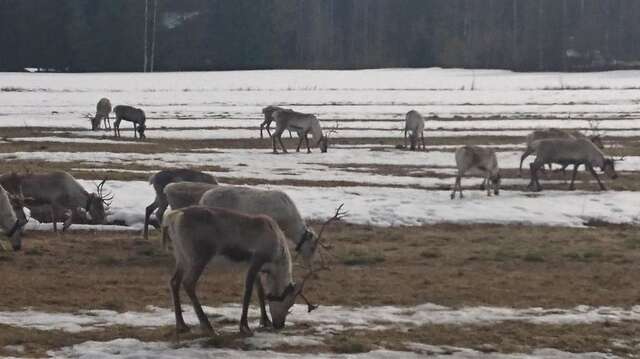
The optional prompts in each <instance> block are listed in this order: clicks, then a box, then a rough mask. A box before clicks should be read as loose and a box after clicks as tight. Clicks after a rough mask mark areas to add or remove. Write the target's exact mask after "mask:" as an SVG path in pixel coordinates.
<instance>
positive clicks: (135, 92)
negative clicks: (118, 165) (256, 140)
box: [0, 68, 640, 138]
mask: <svg viewBox="0 0 640 359" xmlns="http://www.w3.org/2000/svg"><path fill="white" fill-rule="evenodd" d="M638 80H640V71H613V72H606V73H587V74H584V73H581V74H578V73H575V74H563V73H513V72H509V71H501V70H459V69H437V68H433V69H386V70H359V71H300V70H296V71H235V72H203V73H155V74H28V73H5V74H0V127H1V126H31V127H34V126H44V127H66V128H77V129H88V128H89V121H88V120H87V119H86V114H87V113H90V112H93V111H95V103H96V102H97V100H98V99H99V98H101V97H104V96H106V97H109V98H110V99H111V101H112V103H113V104H114V105H115V104H125V103H126V104H131V105H136V106H140V107H142V108H144V109H145V111H146V113H147V118H148V121H147V126H148V128H149V137H150V138H153V137H155V138H159V137H169V138H245V137H257V135H258V134H257V132H256V131H255V129H256V128H257V126H258V124H259V123H260V122H261V117H262V116H261V113H260V109H261V108H262V107H264V106H266V105H270V104H279V105H285V106H290V107H292V108H295V109H297V110H300V111H303V112H311V113H315V114H317V115H318V116H319V118H320V119H322V120H323V121H325V126H333V125H334V124H335V123H336V122H335V121H338V122H339V124H340V127H341V128H343V130H341V131H339V133H338V134H337V136H341V137H382V136H387V137H388V136H394V134H393V133H394V132H395V131H397V129H399V128H401V127H402V124H401V121H402V120H403V118H404V114H405V113H406V112H407V111H408V110H409V109H416V110H418V111H420V112H422V113H423V114H425V115H436V116H438V117H439V118H448V119H450V118H451V117H453V116H462V117H467V116H472V117H474V118H476V120H477V119H478V118H481V119H482V118H484V120H482V121H471V122H470V121H467V119H466V118H464V119H463V118H458V119H454V121H442V120H437V119H434V120H432V121H429V123H428V124H427V126H426V127H427V129H428V130H434V132H431V133H430V134H431V135H432V136H445V135H460V133H458V131H459V130H465V131H468V130H469V129H473V130H485V131H488V130H490V129H493V130H496V129H499V130H521V131H523V130H528V129H531V128H536V127H550V126H557V127H565V128H582V129H589V128H590V124H589V122H588V121H586V120H587V119H594V118H599V119H603V121H601V123H600V124H599V127H600V128H602V129H607V130H609V131H611V133H616V134H619V130H621V129H624V130H633V131H634V133H637V130H640V125H639V124H638V123H637V121H634V120H635V119H637V118H638V114H639V112H640V111H639V108H638V101H637V99H638V98H639V97H640V87H639V86H638V83H639V81H638ZM123 84H126V85H123ZM492 116H499V117H497V118H493V119H491V120H488V119H490V118H491V117H492ZM344 120H357V121H356V122H351V121H344ZM381 120H382V122H381ZM567 120H569V121H567ZM165 127H166V128H174V130H170V131H168V130H159V129H161V128H165ZM194 127H197V128H199V127H209V128H211V129H212V130H209V131H204V132H203V131H193V130H189V129H188V128H194ZM176 128H177V129H183V130H175V129H176ZM353 128H355V129H358V130H360V131H355V132H354V131H352V130H351V129H353ZM222 129H226V130H222ZM242 129H246V130H242ZM249 129H250V130H249ZM373 129H377V130H373ZM614 130H615V131H614ZM363 131H364V132H363ZM493 132H495V131H493ZM80 134H83V133H82V132H80ZM626 134H628V132H627V133H626ZM621 135H625V133H622V134H621Z"/></svg>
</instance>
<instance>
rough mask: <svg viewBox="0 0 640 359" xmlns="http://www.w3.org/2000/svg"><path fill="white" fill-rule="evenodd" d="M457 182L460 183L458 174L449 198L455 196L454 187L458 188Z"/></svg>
mask: <svg viewBox="0 0 640 359" xmlns="http://www.w3.org/2000/svg"><path fill="white" fill-rule="evenodd" d="M458 183H460V175H457V176H456V180H455V182H453V192H451V199H455V198H456V189H457V188H458Z"/></svg>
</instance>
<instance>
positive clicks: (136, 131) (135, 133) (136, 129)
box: [133, 122, 138, 138]
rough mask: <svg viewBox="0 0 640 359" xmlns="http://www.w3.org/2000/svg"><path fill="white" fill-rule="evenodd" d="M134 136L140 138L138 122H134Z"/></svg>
mask: <svg viewBox="0 0 640 359" xmlns="http://www.w3.org/2000/svg"><path fill="white" fill-rule="evenodd" d="M133 138H138V128H137V125H136V123H135V122H134V123H133Z"/></svg>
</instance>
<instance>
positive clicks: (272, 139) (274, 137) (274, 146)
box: [271, 134, 278, 153]
mask: <svg viewBox="0 0 640 359" xmlns="http://www.w3.org/2000/svg"><path fill="white" fill-rule="evenodd" d="M276 137H277V135H276V134H273V135H272V136H271V143H272V144H273V153H278V150H277V149H276Z"/></svg>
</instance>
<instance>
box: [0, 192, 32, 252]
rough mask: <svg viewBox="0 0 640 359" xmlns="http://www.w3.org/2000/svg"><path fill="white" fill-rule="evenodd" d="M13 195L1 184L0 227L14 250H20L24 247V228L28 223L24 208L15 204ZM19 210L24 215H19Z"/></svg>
mask: <svg viewBox="0 0 640 359" xmlns="http://www.w3.org/2000/svg"><path fill="white" fill-rule="evenodd" d="M12 196H13V195H12V194H10V193H9V192H7V191H6V190H5V189H4V187H2V186H0V229H2V235H4V236H5V237H6V238H7V239H8V240H9V243H11V247H12V248H13V250H14V251H19V250H20V248H22V229H23V228H24V226H25V224H27V219H26V217H25V216H24V210H23V208H22V207H21V206H16V205H15V203H14V201H13V200H12ZM18 211H20V212H21V213H22V216H19V215H18Z"/></svg>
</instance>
